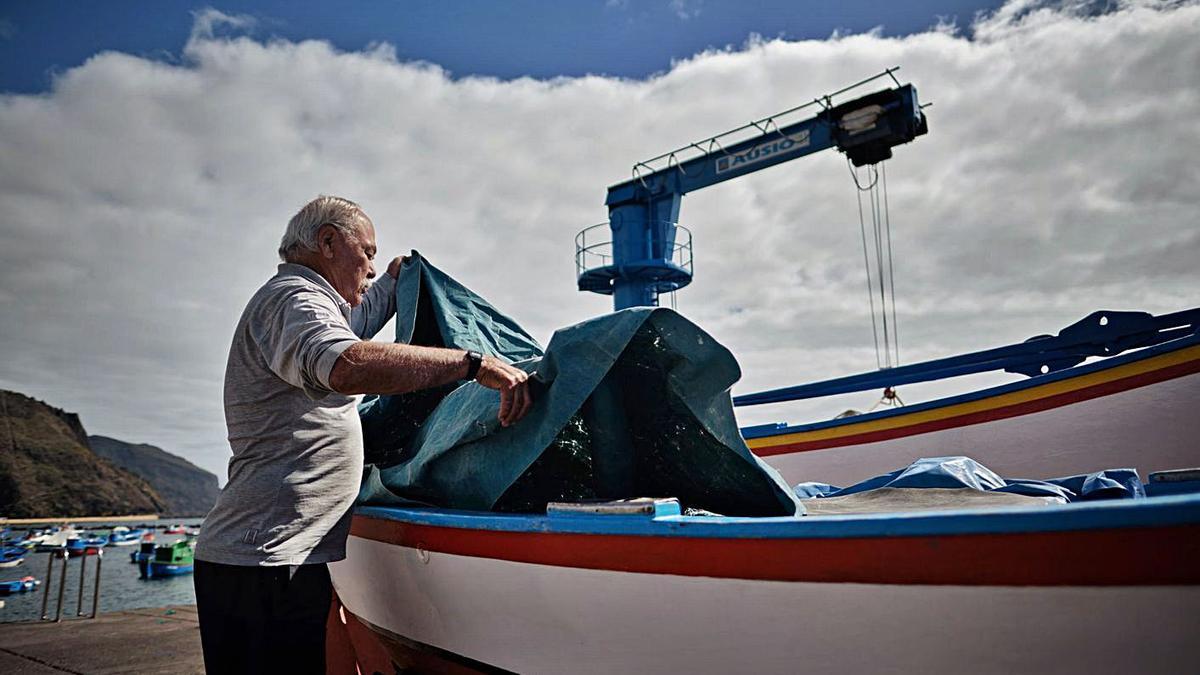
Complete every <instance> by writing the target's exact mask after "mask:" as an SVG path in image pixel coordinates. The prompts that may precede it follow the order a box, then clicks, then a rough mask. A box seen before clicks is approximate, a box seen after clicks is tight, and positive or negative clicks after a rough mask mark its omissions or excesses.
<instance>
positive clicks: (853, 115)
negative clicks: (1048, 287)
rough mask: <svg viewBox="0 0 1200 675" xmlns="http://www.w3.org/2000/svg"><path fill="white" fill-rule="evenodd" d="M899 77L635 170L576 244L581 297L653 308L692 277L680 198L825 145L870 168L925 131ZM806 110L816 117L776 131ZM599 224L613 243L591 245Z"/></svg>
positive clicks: (912, 95)
mask: <svg viewBox="0 0 1200 675" xmlns="http://www.w3.org/2000/svg"><path fill="white" fill-rule="evenodd" d="M896 70H898V68H889V69H888V70H885V71H883V72H882V73H879V74H878V75H875V76H873V77H870V78H867V79H865V80H862V81H861V82H856V83H855V84H852V85H850V86H849V87H845V88H843V89H840V90H838V91H836V92H833V93H830V94H827V95H825V96H822V97H820V98H818V99H815V100H813V101H812V102H810V103H806V104H804V105H801V106H797V107H795V108H791V109H789V110H785V111H783V112H781V113H778V114H776V115H772V116H771V117H767V118H764V119H761V120H757V121H754V122H751V123H749V124H747V125H745V126H743V127H739V128H737V129H733V130H731V131H727V132H725V133H723V134H720V135H717V136H713V137H712V138H709V139H706V140H704V141H700V142H697V143H691V144H689V145H687V146H684V147H682V148H679V149H677V150H673V151H671V152H668V153H664V154H662V155H659V156H658V157H655V158H653V159H649V160H646V161H644V162H638V163H637V164H635V165H634V167H633V177H632V178H631V179H629V180H627V181H625V182H623V183H619V184H617V185H613V186H612V187H610V188H609V189H608V197H607V199H605V204H606V205H607V206H608V222H607V223H602V224H601V225H598V226H594V227H591V228H587V229H585V230H584V231H582V232H580V233H579V235H578V236H577V237H576V257H575V260H576V272H577V281H578V285H579V290H581V291H590V292H593V293H601V294H604V295H612V296H613V308H614V309H618V310H619V309H625V308H627V307H639V306H653V305H657V304H658V296H659V294H661V293H669V292H672V291H676V290H678V289H680V288H683V287H684V286H686V285H688V284H689V283H691V280H692V259H691V234H690V233H689V232H687V231H686V230H685V229H684V228H682V227H680V226H679V225H678V220H679V206H680V202H681V201H682V198H683V195H685V194H687V193H689V192H693V191H695V190H699V189H700V188H704V187H708V186H710V185H715V184H717V183H721V182H724V181H727V180H730V179H732V178H737V177H739V176H744V175H746V174H749V173H753V172H755V171H760V170H762V169H765V168H767V167H771V166H775V165H776V164H782V163H783V162H787V161H791V160H793V159H797V158H799V157H804V156H806V155H811V154H813V153H815V152H819V151H821V150H826V149H828V148H837V149H838V150H839V151H841V152H843V153H845V154H846V156H847V157H848V158H849V161H850V162H851V163H853V164H854V165H855V166H863V165H867V164H875V163H877V162H880V161H882V160H885V159H888V158H889V157H891V156H892V147H894V146H897V145H900V144H902V143H908V142H909V141H911V140H913V139H914V138H916V137H917V136H920V135H922V134H924V133H926V132H927V130H928V127H927V125H926V121H925V115H924V114H923V113H922V111H921V107H922V106H921V105H920V104H919V103H918V102H917V90H916V89H915V88H913V86H912V85H911V84H903V85H902V84H900V82H899V80H897V79H896V77H895V75H894V73H895V71H896ZM885 77H887V78H891V80H892V82H893V83H894V84H895V85H896V86H895V87H893V88H889V89H883V90H880V91H876V92H873V93H870V94H867V95H865V96H861V97H859V98H856V99H853V100H850V101H846V102H843V103H836V104H835V102H834V98H835V97H837V96H841V95H844V94H846V93H847V92H849V91H851V90H853V89H857V88H859V87H862V86H864V85H866V84H868V83H870V82H873V81H875V80H878V79H880V78H885ZM807 109H816V110H817V112H816V114H815V115H813V116H811V117H808V118H806V119H801V120H799V121H796V122H792V123H785V124H784V126H780V121H781V120H785V119H788V118H789V117H790V116H794V115H795V114H796V113H799V112H801V111H804V110H807ZM747 134H749V135H750V137H749V138H745V136H746V135H747ZM605 226H607V228H608V229H609V231H610V232H611V239H608V240H606V241H601V242H599V243H595V239H596V237H597V235H598V234H599V235H601V236H603V234H605V233H604V232H602V231H599V232H598V231H597V230H601V229H602V228H604V227H605ZM681 235H682V236H681ZM589 238H590V239H592V243H589ZM677 239H678V240H680V241H678V242H677Z"/></svg>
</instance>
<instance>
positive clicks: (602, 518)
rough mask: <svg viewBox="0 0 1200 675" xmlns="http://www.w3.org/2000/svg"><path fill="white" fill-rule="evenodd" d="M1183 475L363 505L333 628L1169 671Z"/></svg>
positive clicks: (367, 666)
mask: <svg viewBox="0 0 1200 675" xmlns="http://www.w3.org/2000/svg"><path fill="white" fill-rule="evenodd" d="M1173 486H1174V487H1175V488H1177V489H1182V485H1181V484H1180V483H1175V484H1173ZM1188 490H1189V492H1188V493H1186V494H1176V495H1162V496H1154V497H1149V498H1146V499H1137V500H1126V501H1113V502H1083V503H1077V504H1067V505H1059V506H1044V507H1019V508H1013V507H1011V506H1007V505H1006V506H1001V507H999V508H990V509H978V508H960V509H952V510H945V511H919V512H885V513H876V514H868V515H808V516H802V517H792V518H763V519H758V518H714V517H704V516H684V515H680V514H679V509H678V504H677V503H675V502H673V501H670V500H649V502H650V503H648V504H647V503H641V504H633V505H612V508H608V509H605V508H602V507H595V506H590V507H589V508H590V510H583V509H580V508H571V507H569V506H568V507H567V508H564V509H562V510H556V509H555V507H553V506H552V507H551V508H550V511H549V513H547V514H546V515H544V516H513V515H501V514H495V513H468V512H461V511H447V510H440V509H422V508H390V507H389V508H380V507H366V508H360V509H359V510H358V512H357V513H356V515H355V516H354V522H353V528H352V531H351V536H350V538H349V542H348V548H347V558H346V560H344V561H342V562H338V563H335V564H333V565H331V566H330V570H331V574H332V577H333V581H334V586H335V588H336V591H337V612H335V613H334V617H333V619H332V620H331V634H332V635H333V636H334V638H333V641H334V643H335V644H339V645H341V646H342V648H343V650H344V651H343V652H342V653H341V654H340V656H341V658H343V659H345V658H351V659H353V660H354V661H355V662H356V663H357V664H358V666H359V668H360V671H361V672H376V671H377V672H392V670H393V669H394V668H395V667H396V666H400V667H401V668H404V667H412V668H414V669H416V671H417V672H426V671H428V672H439V671H442V670H445V669H447V668H458V669H459V670H457V671H456V672H497V671H502V672H508V671H511V672H519V673H555V672H575V673H611V672H688V673H728V672H795V671H796V670H797V669H798V668H801V667H802V669H805V670H808V669H811V670H814V671H822V670H831V669H836V670H837V671H839V672H879V671H881V670H892V671H895V672H924V673H941V672H946V673H961V672H964V671H970V672H1012V671H1014V670H1017V671H1019V670H1022V669H1023V668H1024V667H1026V666H1028V665H1029V664H1031V663H1040V664H1050V663H1053V664H1054V668H1053V670H1054V671H1055V672H1079V673H1085V672H1091V673H1094V672H1172V671H1173V670H1175V669H1176V668H1177V667H1178V666H1180V665H1181V664H1183V663H1189V662H1192V661H1191V659H1192V658H1193V657H1194V656H1195V655H1196V647H1195V646H1194V645H1195V637H1196V623H1195V619H1196V616H1200V482H1196V481H1192V482H1191V484H1190V485H1189V486H1188ZM972 506H973V507H977V506H978V504H974V505H972ZM1133 617H1136V619H1133V620H1131V619H1132V618H1133ZM338 656H339V655H338V654H334V655H332V656H331V658H337V657H338ZM1175 672H1178V671H1177V670H1176V671H1175Z"/></svg>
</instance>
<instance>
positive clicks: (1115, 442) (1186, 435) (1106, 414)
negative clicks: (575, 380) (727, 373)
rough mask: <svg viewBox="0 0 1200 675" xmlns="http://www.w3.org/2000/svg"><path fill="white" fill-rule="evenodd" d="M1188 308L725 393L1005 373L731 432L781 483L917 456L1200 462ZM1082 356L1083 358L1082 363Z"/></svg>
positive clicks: (1198, 314)
mask: <svg viewBox="0 0 1200 675" xmlns="http://www.w3.org/2000/svg"><path fill="white" fill-rule="evenodd" d="M1198 329H1200V309H1191V310H1187V311H1182V312H1176V313H1173V314H1167V315H1162V316H1152V315H1150V314H1146V313H1143V312H1112V311H1099V312H1095V313H1093V314H1092V315H1090V316H1088V317H1086V318H1084V319H1082V320H1081V321H1079V322H1077V323H1075V324H1072V325H1071V326H1068V327H1067V328H1065V329H1063V330H1062V331H1060V332H1059V333H1058V334H1057V335H1055V336H1039V337H1038V338H1037V339H1031V340H1029V341H1026V342H1023V343H1019V344H1015V345H1008V346H1004V347H998V348H995V349H989V350H986V351H983V352H976V353H973V354H965V355H960V356H955V357H951V358H946V359H939V360H937V361H930V362H926V363H920V364H914V365H909V366H902V367H898V368H891V369H888V370H884V371H878V372H872V373H865V374H862V375H854V376H850V377H844V378H838V379H834V380H828V381H824V382H817V383H812V384H806V385H800V386H796V387H788V388H785V389H777V390H773V391H766V392H761V393H756V394H747V395H744V396H737V397H734V405H737V406H749V405H760V404H766V403H779V402H785V401H792V400H799V399H807V398H817V397H824V396H833V395H837V394H844V393H848V392H854V391H867V390H882V391H894V388H895V387H897V386H899V385H902V384H911V383H916V382H928V381H933V380H944V379H948V378H952V377H957V376H960V375H964V374H971V373H980V372H987V371H1008V372H1010V373H1016V374H1018V375H1020V376H1024V378H1025V379H1021V380H1019V381H1016V382H1013V383H1009V384H1005V385H1001V386H996V387H990V388H987V389H982V390H976V391H971V392H967V393H965V394H962V395H958V396H952V397H947V398H940V399H936V400H933V401H928V402H923V403H920V404H914V405H907V406H901V407H885V408H883V409H882V410H878V411H876V412H872V413H868V414H862V415H853V416H848V417H842V418H838V419H832V420H828V421H823V422H816V423H810V424H801V425H796V426H790V425H788V424H786V423H780V424H765V425H756V426H752V427H745V428H743V429H742V435H743V436H744V437H745V438H746V442H747V444H748V445H749V446H750V448H751V450H753V451H754V452H755V454H757V455H758V456H760V457H763V458H764V459H765V460H767V461H768V462H769V463H770V464H772V465H773V466H774V467H776V468H777V469H779V471H780V473H782V474H783V476H784V478H785V479H787V480H789V481H790V482H793V483H794V482H799V481H824V482H827V483H831V484H847V483H852V482H855V481H858V480H861V479H862V478H863V477H865V476H871V475H874V474H878V473H883V472H885V471H888V470H890V469H892V468H895V467H897V466H903V465H906V464H908V463H909V462H912V461H914V460H915V459H917V458H918V457H922V456H950V455H970V456H971V457H973V458H974V459H976V460H978V461H979V462H981V463H983V464H985V465H987V466H989V467H991V468H992V469H994V470H996V471H997V472H998V473H1000V474H1002V475H1011V476H1024V477H1029V478H1049V477H1052V476H1061V475H1066V474H1070V473H1080V472H1090V471H1098V470H1101V469H1105V468H1109V467H1118V466H1132V467H1137V468H1138V469H1139V470H1141V471H1142V472H1143V475H1145V474H1148V473H1152V472H1157V471H1166V470H1171V469H1179V468H1183V467H1194V466H1200V444H1197V443H1196V442H1195V439H1196V438H1197V437H1200V417H1198V416H1196V415H1194V414H1191V409H1192V407H1193V406H1194V404H1195V402H1196V401H1200V331H1198ZM1085 358H1086V359H1089V360H1088V361H1087V362H1086V363H1085V362H1084V359H1085Z"/></svg>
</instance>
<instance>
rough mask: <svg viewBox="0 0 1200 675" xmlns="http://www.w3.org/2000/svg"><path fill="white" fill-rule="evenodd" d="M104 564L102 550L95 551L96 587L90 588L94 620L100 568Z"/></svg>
mask: <svg viewBox="0 0 1200 675" xmlns="http://www.w3.org/2000/svg"><path fill="white" fill-rule="evenodd" d="M103 562H104V549H100V550H99V551H96V585H95V586H93V587H92V616H91V618H93V619H94V618H96V610H97V609H99V608H100V568H101V565H102V563H103Z"/></svg>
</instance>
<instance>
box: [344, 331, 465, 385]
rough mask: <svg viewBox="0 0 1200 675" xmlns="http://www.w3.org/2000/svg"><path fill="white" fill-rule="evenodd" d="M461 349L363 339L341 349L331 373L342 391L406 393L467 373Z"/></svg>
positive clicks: (460, 376)
mask: <svg viewBox="0 0 1200 675" xmlns="http://www.w3.org/2000/svg"><path fill="white" fill-rule="evenodd" d="M467 366H468V364H467V360H466V358H465V357H464V355H463V352H462V350H459V349H440V348H437V347H417V346H414V345H405V344H393V343H385V342H369V341H363V342H359V343H357V344H353V345H351V346H350V347H348V348H347V349H346V351H344V352H342V354H341V356H339V357H338V360H337V362H336V363H335V364H334V365H333V370H332V371H331V372H330V374H329V385H330V387H331V388H332V389H333V390H334V391H336V392H339V393H342V394H348V395H353V394H404V393H408V392H410V391H417V390H419V389H427V388H429V387H436V386H438V385H442V384H446V383H448V382H454V381H455V380H459V379H462V378H464V377H466V375H467Z"/></svg>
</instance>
